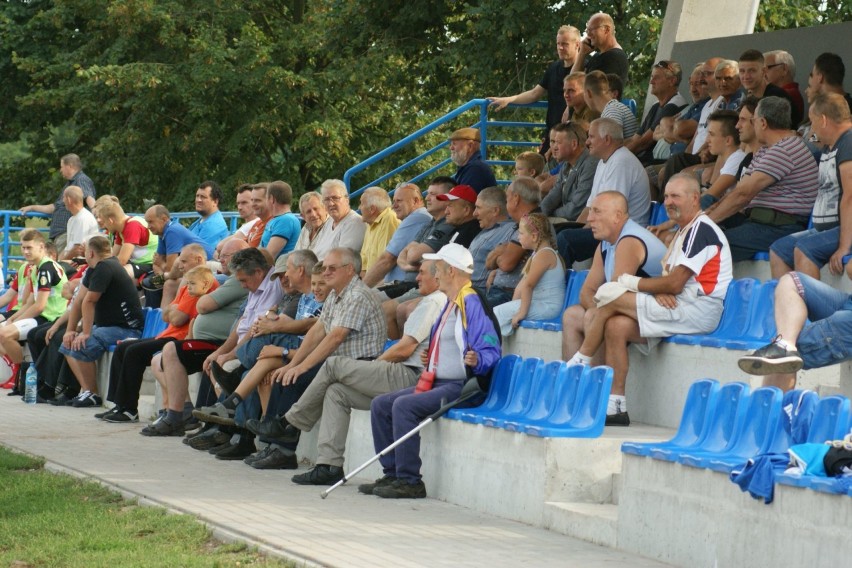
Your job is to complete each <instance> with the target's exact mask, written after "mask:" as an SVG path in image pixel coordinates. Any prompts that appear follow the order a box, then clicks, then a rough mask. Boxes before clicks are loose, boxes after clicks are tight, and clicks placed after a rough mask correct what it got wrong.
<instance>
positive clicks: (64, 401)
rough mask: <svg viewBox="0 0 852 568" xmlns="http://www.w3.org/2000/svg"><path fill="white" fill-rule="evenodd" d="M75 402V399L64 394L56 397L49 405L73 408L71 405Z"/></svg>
mask: <svg viewBox="0 0 852 568" xmlns="http://www.w3.org/2000/svg"><path fill="white" fill-rule="evenodd" d="M73 401H74V399H73V398H71V397H70V396H68V395H67V394H65V393H62V394H60V395H57V396H56V397H54V399H53V400H51V401H49V402H48V404H52V405H53V406H71V403H72V402H73Z"/></svg>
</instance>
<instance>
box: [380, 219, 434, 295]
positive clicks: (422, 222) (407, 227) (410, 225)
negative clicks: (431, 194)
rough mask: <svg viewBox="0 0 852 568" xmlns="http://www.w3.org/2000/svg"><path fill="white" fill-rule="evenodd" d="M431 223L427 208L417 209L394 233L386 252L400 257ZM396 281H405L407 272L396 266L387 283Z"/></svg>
mask: <svg viewBox="0 0 852 568" xmlns="http://www.w3.org/2000/svg"><path fill="white" fill-rule="evenodd" d="M431 222H432V216H431V215H430V214H429V212H428V211H426V208H425V207H419V208H417V209H415V210H414V211H412V212H411V213H410V214H409V215H408V217H406V218H405V219H403V220H402V223H400V224H399V227H397V228H396V232H394V234H393V236H392V237H391V240H390V242H388V246H387V247H386V248H385V250H386V251H387V252H389V253H391V254H392V255H394V256H397V257H398V256H399V253H401V252H402V249H404V248H405V247H406V246H407V245H408V243H411V242H414V241H415V240H416V237H417V235H418V233H420V231H421V229H423V227H425V226H426V225H428V224H429V223H431ZM394 280H405V271H404V270H403V269H401V268H400V267H398V266H396V265H394V267H393V268H392V269H391V271H390V272H388V274H387V276H385V282H393V281H394Z"/></svg>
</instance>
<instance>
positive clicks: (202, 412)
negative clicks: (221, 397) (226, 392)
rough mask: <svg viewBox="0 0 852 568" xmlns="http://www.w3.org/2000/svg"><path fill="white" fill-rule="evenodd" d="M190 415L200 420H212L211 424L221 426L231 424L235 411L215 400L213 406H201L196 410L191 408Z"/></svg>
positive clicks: (232, 423)
mask: <svg viewBox="0 0 852 568" xmlns="http://www.w3.org/2000/svg"><path fill="white" fill-rule="evenodd" d="M192 415H193V416H194V417H195V418H197V419H199V420H201V421H202V422H212V423H213V424H221V425H222V426H233V425H234V416H235V415H236V411H235V410H234V409H231V408H227V407H225V405H224V404H222V403H221V402H217V403H216V404H214V405H213V406H202V407H201V408H199V409H197V410H193V411H192Z"/></svg>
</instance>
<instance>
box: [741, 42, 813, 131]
mask: <svg viewBox="0 0 852 568" xmlns="http://www.w3.org/2000/svg"><path fill="white" fill-rule="evenodd" d="M739 66H740V83H742V85H743V88H744V89H745V90H746V93H747V94H749V95H751V96H753V97H757V98H758V99H762V98H764V97H780V98H782V99H785V100H786V101H787V102H788V103H790V124H791V125H793V126H796V125H798V124H799V123H800V122H802V113H799V112H796V109H795V107H794V106H793V99H791V98H790V95H788V94H787V91H785V90H784V89H782V88H781V87H779V86H777V85H773V84H772V83H770V82H769V81H768V80H767V79H766V66H765V65H764V59H763V54H762V53H761V52H759V51H758V50H756V49H747V50H746V51H744V52H743V53H742V55H740V61H739Z"/></svg>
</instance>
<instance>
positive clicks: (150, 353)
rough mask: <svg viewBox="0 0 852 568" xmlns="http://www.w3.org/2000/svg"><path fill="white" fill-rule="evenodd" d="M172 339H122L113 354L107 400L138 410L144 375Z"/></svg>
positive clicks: (122, 406)
mask: <svg viewBox="0 0 852 568" xmlns="http://www.w3.org/2000/svg"><path fill="white" fill-rule="evenodd" d="M170 341H171V339H170V338H169V339H156V338H152V339H139V340H136V341H122V342H121V343H119V344H118V347H116V348H115V351H114V352H113V354H112V362H111V363H110V367H109V390H108V391H107V400H111V401H112V402H114V403H115V404H116V405H118V406H120V407H121V408H126V409H128V410H136V407H137V406H138V405H139V390H140V389H141V388H142V375H143V374H144V373H145V369H146V368H147V367H148V366H149V365H150V364H151V359H153V357H154V355H155V354H156V353H158V352H160V351H162V350H163V346H164V345H165V344H166V343H169V342H170Z"/></svg>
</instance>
